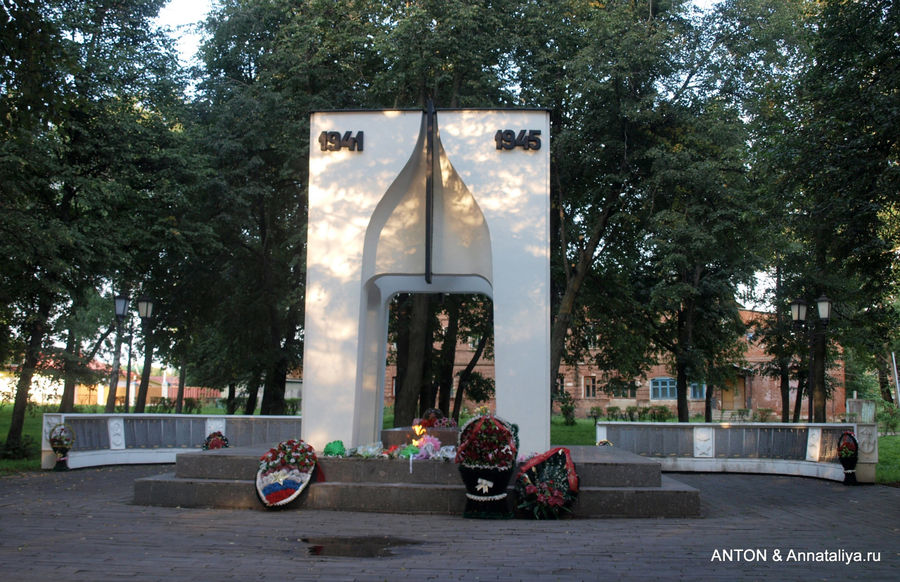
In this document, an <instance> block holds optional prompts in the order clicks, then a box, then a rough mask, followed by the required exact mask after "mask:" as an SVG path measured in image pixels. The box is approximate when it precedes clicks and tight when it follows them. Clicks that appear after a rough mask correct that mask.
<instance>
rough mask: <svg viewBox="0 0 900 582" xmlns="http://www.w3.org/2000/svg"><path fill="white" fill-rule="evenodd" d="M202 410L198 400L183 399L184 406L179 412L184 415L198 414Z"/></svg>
mask: <svg viewBox="0 0 900 582" xmlns="http://www.w3.org/2000/svg"><path fill="white" fill-rule="evenodd" d="M202 408H203V407H202V406H200V400H199V399H198V398H185V399H184V404H183V405H182V407H181V412H183V413H184V414H199V413H200V411H201V410H202Z"/></svg>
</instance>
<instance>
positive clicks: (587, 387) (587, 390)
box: [582, 376, 597, 398]
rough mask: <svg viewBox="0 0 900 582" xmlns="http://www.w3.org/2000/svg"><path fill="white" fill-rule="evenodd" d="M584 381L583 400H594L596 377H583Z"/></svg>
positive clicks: (595, 395)
mask: <svg viewBox="0 0 900 582" xmlns="http://www.w3.org/2000/svg"><path fill="white" fill-rule="evenodd" d="M582 380H583V381H584V397H585V398H596V397H597V377H596V376H585V377H583V378H582Z"/></svg>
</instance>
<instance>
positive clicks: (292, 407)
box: [284, 398, 301, 414]
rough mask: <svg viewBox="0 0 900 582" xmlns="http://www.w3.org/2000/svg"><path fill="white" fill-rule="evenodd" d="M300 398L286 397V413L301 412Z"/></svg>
mask: <svg viewBox="0 0 900 582" xmlns="http://www.w3.org/2000/svg"><path fill="white" fill-rule="evenodd" d="M300 403H301V399H300V398H285V399H284V413H285V414H297V413H299V412H300Z"/></svg>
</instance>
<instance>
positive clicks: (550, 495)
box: [516, 447, 578, 519]
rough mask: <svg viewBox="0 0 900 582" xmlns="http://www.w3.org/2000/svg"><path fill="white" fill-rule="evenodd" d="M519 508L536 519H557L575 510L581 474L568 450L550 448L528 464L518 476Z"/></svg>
mask: <svg viewBox="0 0 900 582" xmlns="http://www.w3.org/2000/svg"><path fill="white" fill-rule="evenodd" d="M516 493H517V494H518V497H519V505H518V507H519V509H524V510H525V511H527V512H529V513H531V514H532V515H533V516H534V517H535V518H536V519H558V518H559V517H560V515H561V514H562V513H563V512H570V513H571V511H572V509H571V505H572V503H573V502H574V501H575V497H576V495H577V494H578V475H576V473H575V464H574V463H573V462H572V457H571V454H570V453H569V450H568V449H566V448H563V447H557V448H555V449H551V450H549V451H547V452H546V453H544V454H543V455H539V456H537V457H534V458H532V459H531V460H529V461H528V462H527V463H525V464H524V465H523V466H522V468H521V469H520V470H519V473H518V475H516Z"/></svg>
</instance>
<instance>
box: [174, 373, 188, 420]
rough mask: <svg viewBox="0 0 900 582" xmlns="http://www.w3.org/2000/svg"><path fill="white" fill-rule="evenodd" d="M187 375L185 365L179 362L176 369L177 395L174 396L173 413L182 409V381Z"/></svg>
mask: <svg viewBox="0 0 900 582" xmlns="http://www.w3.org/2000/svg"><path fill="white" fill-rule="evenodd" d="M186 376H187V365H186V364H181V369H180V370H178V396H176V397H175V413H176V414H181V412H182V411H183V410H184V381H185V378H186Z"/></svg>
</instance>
